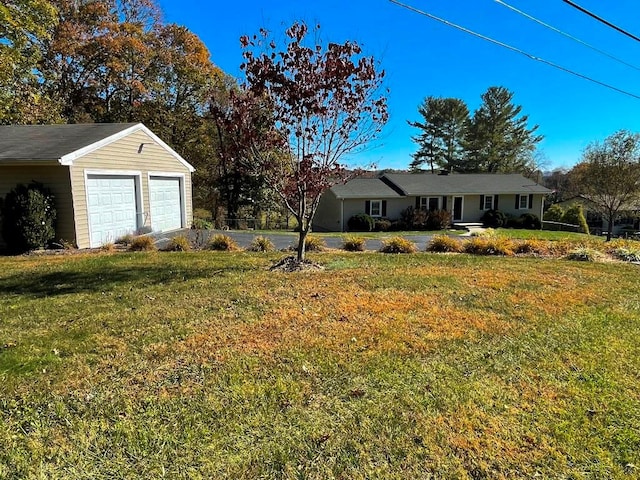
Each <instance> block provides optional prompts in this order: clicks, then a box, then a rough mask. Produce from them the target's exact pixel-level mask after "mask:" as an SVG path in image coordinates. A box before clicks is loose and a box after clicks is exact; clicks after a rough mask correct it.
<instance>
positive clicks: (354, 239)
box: [342, 235, 367, 252]
mask: <svg viewBox="0 0 640 480" xmlns="http://www.w3.org/2000/svg"><path fill="white" fill-rule="evenodd" d="M366 243H367V242H366V240H365V239H364V238H362V237H358V236H356V235H349V236H348V237H346V238H345V239H344V241H343V243H342V248H343V249H344V250H346V251H348V252H364V248H365V245H366Z"/></svg>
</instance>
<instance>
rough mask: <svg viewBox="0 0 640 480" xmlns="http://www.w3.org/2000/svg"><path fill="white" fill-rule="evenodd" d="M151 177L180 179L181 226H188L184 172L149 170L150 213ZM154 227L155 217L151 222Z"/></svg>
mask: <svg viewBox="0 0 640 480" xmlns="http://www.w3.org/2000/svg"><path fill="white" fill-rule="evenodd" d="M151 177H165V178H177V179H179V180H180V227H181V228H186V225H187V192H186V187H185V181H184V178H185V175H184V173H176V172H147V186H148V188H149V214H151ZM150 226H151V228H153V218H151V222H150Z"/></svg>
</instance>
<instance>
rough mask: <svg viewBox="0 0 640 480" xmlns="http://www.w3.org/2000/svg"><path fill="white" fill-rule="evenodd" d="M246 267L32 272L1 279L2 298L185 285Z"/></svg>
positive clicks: (121, 267) (111, 267)
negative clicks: (120, 287) (126, 287)
mask: <svg viewBox="0 0 640 480" xmlns="http://www.w3.org/2000/svg"><path fill="white" fill-rule="evenodd" d="M245 270H247V268H242V267H238V266H225V267H222V268H218V269H216V268H211V269H208V268H201V267H200V268H198V267H183V266H181V267H175V268H171V266H167V265H158V266H151V265H102V266H100V267H99V268H93V269H86V268H85V269H82V270H79V269H78V270H76V269H73V270H69V269H61V270H58V271H49V272H46V273H38V272H29V273H20V274H16V275H12V276H9V277H6V278H2V279H0V295H8V294H17V295H28V296H32V297H49V296H57V295H66V294H72V293H82V292H103V291H110V290H113V289H114V288H116V287H117V286H122V285H125V284H129V285H130V286H131V287H132V288H136V289H138V288H143V287H145V286H151V285H161V284H170V283H175V282H186V281H189V280H193V279H197V278H207V277H211V278H215V277H221V276H225V275H226V274H228V273H232V272H240V271H245Z"/></svg>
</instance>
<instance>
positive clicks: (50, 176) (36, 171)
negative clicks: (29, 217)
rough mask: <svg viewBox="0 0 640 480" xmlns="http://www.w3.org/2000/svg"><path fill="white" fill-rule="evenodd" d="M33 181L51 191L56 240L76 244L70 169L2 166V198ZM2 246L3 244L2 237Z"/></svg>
mask: <svg viewBox="0 0 640 480" xmlns="http://www.w3.org/2000/svg"><path fill="white" fill-rule="evenodd" d="M31 181H36V182H39V183H42V184H43V185H44V186H45V187H47V188H48V189H49V190H51V193H52V194H53V195H54V197H55V207H56V240H64V241H68V242H74V240H75V226H74V221H73V201H72V196H71V181H70V177H69V169H68V168H67V167H63V166H59V165H58V166H37V165H20V166H0V198H3V199H4V198H5V197H6V195H7V193H9V192H10V191H11V190H13V189H14V188H15V187H16V185H18V184H20V183H22V184H28V183H30V182H31ZM0 244H3V241H2V238H1V237H0Z"/></svg>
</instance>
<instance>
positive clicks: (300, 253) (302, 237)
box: [298, 224, 309, 262]
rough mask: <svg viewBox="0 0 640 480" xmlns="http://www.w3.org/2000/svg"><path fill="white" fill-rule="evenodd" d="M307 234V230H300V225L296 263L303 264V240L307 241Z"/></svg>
mask: <svg viewBox="0 0 640 480" xmlns="http://www.w3.org/2000/svg"><path fill="white" fill-rule="evenodd" d="M308 233H309V229H308V228H302V224H300V236H299V237H298V261H299V262H304V259H305V253H306V250H305V248H304V247H305V245H304V244H305V240H306V239H307V234H308Z"/></svg>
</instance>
